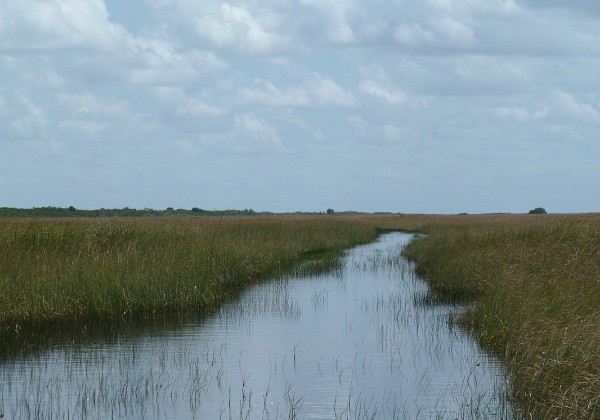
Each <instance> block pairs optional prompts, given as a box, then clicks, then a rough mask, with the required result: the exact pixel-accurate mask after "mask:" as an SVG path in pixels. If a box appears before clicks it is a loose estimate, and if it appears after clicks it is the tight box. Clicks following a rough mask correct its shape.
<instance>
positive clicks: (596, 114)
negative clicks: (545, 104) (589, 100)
mask: <svg viewBox="0 0 600 420" xmlns="http://www.w3.org/2000/svg"><path fill="white" fill-rule="evenodd" d="M557 100H558V106H559V108H560V109H562V110H563V111H565V112H567V113H569V114H571V115H572V116H573V117H575V118H578V119H581V120H584V121H592V122H600V111H598V110H597V109H596V108H595V107H593V106H592V105H589V104H586V103H582V102H580V101H578V100H577V99H576V98H575V97H574V96H573V95H572V94H570V93H567V92H558V94H557Z"/></svg>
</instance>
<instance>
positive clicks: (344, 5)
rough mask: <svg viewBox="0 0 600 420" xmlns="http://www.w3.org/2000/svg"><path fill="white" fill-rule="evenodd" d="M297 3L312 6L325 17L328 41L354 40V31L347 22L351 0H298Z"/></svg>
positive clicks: (342, 41)
mask: <svg viewBox="0 0 600 420" xmlns="http://www.w3.org/2000/svg"><path fill="white" fill-rule="evenodd" d="M299 3H300V4H302V5H304V6H309V7H312V8H314V9H316V10H317V11H318V12H320V13H323V14H324V15H325V16H326V17H327V20H328V24H327V35H328V38H329V40H330V41H332V42H334V43H339V44H348V43H352V42H354V41H356V36H355V34H354V31H353V29H352V27H351V26H350V23H349V22H348V13H349V11H350V10H351V9H352V8H353V7H354V2H353V1H351V0H299Z"/></svg>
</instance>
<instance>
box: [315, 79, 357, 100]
mask: <svg viewBox="0 0 600 420" xmlns="http://www.w3.org/2000/svg"><path fill="white" fill-rule="evenodd" d="M313 76H314V78H313V80H312V81H311V82H310V83H309V84H308V86H309V89H310V91H311V93H312V95H313V96H314V98H315V100H316V104H317V105H335V106H347V107H351V106H355V105H356V99H355V98H354V95H353V94H352V93H351V92H348V91H346V90H344V89H343V88H342V87H340V86H339V85H338V84H337V83H336V82H335V81H334V80H332V79H330V78H327V77H324V76H321V75H319V74H314V75H313Z"/></svg>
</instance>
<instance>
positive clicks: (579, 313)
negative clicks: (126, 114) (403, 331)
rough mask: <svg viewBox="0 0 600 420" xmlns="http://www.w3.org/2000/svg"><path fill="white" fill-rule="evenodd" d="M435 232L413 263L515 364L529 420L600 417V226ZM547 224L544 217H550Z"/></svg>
mask: <svg viewBox="0 0 600 420" xmlns="http://www.w3.org/2000/svg"><path fill="white" fill-rule="evenodd" d="M533 217H534V218H535V219H526V218H520V219H518V218H514V219H512V220H511V221H510V222H508V223H502V224H499V223H485V222H483V223H481V222H479V223H472V222H471V223H465V224H462V225H455V226H445V227H444V228H440V227H439V226H438V227H437V228H436V227H432V228H431V229H429V235H428V236H426V237H424V238H421V239H418V240H415V241H413V242H412V243H411V244H410V245H409V246H408V248H407V249H406V250H405V254H406V255H407V256H408V257H409V258H411V259H412V260H414V261H415V262H416V263H417V270H418V272H419V274H421V275H423V276H424V277H426V278H427V279H428V280H429V281H430V283H431V285H432V288H433V289H434V290H435V291H436V293H437V294H438V296H441V298H442V299H448V298H449V299H451V300H464V299H465V298H470V299H475V302H476V304H475V305H474V306H473V309H472V310H470V311H469V312H468V313H467V314H465V316H464V317H463V318H462V322H463V323H464V324H466V325H469V326H471V327H472V329H473V332H474V334H475V335H476V337H477V338H478V340H479V341H480V342H481V343H482V344H483V346H484V347H486V348H487V349H489V350H491V351H493V352H494V353H496V354H498V355H499V356H500V357H501V358H502V359H503V360H504V361H505V362H506V364H507V367H508V370H509V373H510V375H511V381H512V387H513V395H514V397H515V401H516V402H517V405H518V407H520V408H522V409H523V412H524V413H526V414H525V415H526V416H527V417H531V418H573V419H593V418H600V218H598V217H583V216H581V217H578V216H568V217H553V218H547V219H544V220H543V222H540V219H537V218H536V217H535V216H533ZM542 217H546V216H542Z"/></svg>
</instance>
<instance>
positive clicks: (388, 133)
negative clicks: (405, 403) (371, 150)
mask: <svg viewBox="0 0 600 420" xmlns="http://www.w3.org/2000/svg"><path fill="white" fill-rule="evenodd" d="M383 136H384V137H385V138H386V139H388V140H400V138H401V137H402V129H401V128H400V127H398V126H396V125H394V124H388V125H386V126H384V127H383Z"/></svg>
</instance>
